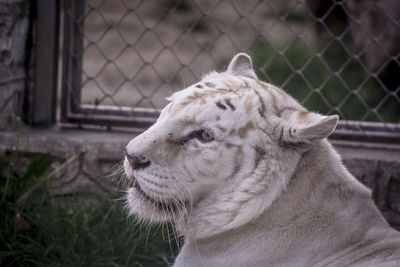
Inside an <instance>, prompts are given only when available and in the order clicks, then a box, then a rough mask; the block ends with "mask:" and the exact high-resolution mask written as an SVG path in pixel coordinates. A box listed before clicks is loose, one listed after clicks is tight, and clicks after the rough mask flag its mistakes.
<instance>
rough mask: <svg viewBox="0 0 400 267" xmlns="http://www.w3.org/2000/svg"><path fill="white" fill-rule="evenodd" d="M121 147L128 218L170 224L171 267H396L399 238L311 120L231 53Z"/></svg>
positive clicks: (329, 119) (323, 123)
mask: <svg viewBox="0 0 400 267" xmlns="http://www.w3.org/2000/svg"><path fill="white" fill-rule="evenodd" d="M169 100H170V103H169V104H168V105H167V106H166V107H165V108H164V109H163V110H162V112H161V115H160V117H159V119H158V120H157V122H156V123H155V124H154V125H153V126H152V127H150V128H149V129H148V130H147V131H145V132H144V133H142V134H141V135H139V136H137V137H136V138H134V139H133V140H132V141H130V142H129V144H128V145H127V147H126V157H125V162H124V168H125V172H126V175H127V177H128V178H129V179H132V180H134V186H133V187H132V188H130V189H129V190H128V193H127V203H128V206H129V209H130V211H131V212H132V213H133V214H136V215H137V216H138V217H139V218H142V219H146V220H150V221H152V222H163V221H173V222H174V223H175V225H176V228H177V230H178V231H179V233H180V234H182V235H183V236H184V246H183V248H182V249H181V251H180V253H179V255H178V257H177V259H176V261H175V266H348V265H355V266H400V234H399V233H398V232H396V231H395V230H392V229H391V228H390V227H389V226H388V225H387V224H386V222H385V221H384V219H383V217H382V216H381V215H380V214H379V212H378V210H377V208H376V207H375V205H374V203H373V202H372V200H371V193H370V190H368V189H367V188H366V187H365V186H363V185H362V184H361V183H359V182H358V181H357V180H356V179H355V178H354V177H353V176H352V175H351V174H350V173H349V172H348V171H347V170H346V168H345V167H344V165H343V164H342V163H341V159H340V157H339V155H338V154H337V153H336V152H335V150H334V149H333V148H332V146H331V145H330V144H329V143H328V141H327V140H326V137H327V136H329V135H330V134H331V133H332V131H333V130H334V129H335V127H336V124H337V121H338V116H336V115H333V116H322V115H319V114H317V113H313V112H309V111H307V110H306V109H305V108H304V107H302V106H301V105H300V104H299V103H298V102H297V101H296V100H294V99H293V98H292V97H290V96H289V95H288V94H286V93H285V92H283V91H282V90H280V89H278V88H276V87H274V86H272V85H270V84H267V83H264V82H262V81H260V80H258V79H257V77H256V75H255V73H254V71H253V69H252V63H251V59H250V57H249V56H248V55H246V54H243V53H241V54H238V55H236V56H235V57H234V58H233V59H232V61H231V62H230V64H229V67H228V70H227V71H226V72H223V73H217V72H212V73H210V74H208V75H206V76H205V77H204V78H203V79H202V80H201V81H200V82H198V83H196V84H194V85H192V86H189V87H188V88H186V89H184V90H182V91H179V92H177V93H175V94H174V95H172V96H171V97H170V99H169Z"/></svg>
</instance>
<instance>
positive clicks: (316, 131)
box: [279, 112, 339, 145]
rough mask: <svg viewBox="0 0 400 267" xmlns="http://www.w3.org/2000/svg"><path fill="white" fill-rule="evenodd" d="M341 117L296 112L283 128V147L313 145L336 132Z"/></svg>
mask: <svg viewBox="0 0 400 267" xmlns="http://www.w3.org/2000/svg"><path fill="white" fill-rule="evenodd" d="M338 120H339V116H338V115H331V116H322V115H319V114H317V113H313V112H296V114H294V115H292V116H291V118H290V120H289V121H288V122H287V123H285V125H284V126H283V127H282V128H281V134H280V138H279V140H280V143H281V144H283V145H285V144H286V145H301V144H311V143H312V142H313V141H315V140H321V139H324V138H326V137H328V136H329V135H331V134H332V132H333V131H334V130H335V128H336V125H337V123H338Z"/></svg>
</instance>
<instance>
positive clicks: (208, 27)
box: [60, 0, 400, 142]
mask: <svg viewBox="0 0 400 267" xmlns="http://www.w3.org/2000/svg"><path fill="white" fill-rule="evenodd" d="M63 3H64V4H63V6H62V7H61V12H60V14H62V18H63V20H62V23H61V25H62V26H63V30H62V31H63V34H62V43H61V48H62V77H61V89H62V95H61V111H62V112H61V121H62V122H68V123H77V124H101V125H110V126H135V127H143V126H148V125H150V124H151V123H153V122H154V121H155V120H156V118H157V116H158V114H159V111H160V109H161V108H162V107H163V106H164V105H165V104H166V100H165V98H166V97H167V96H169V95H170V94H172V93H173V92H175V91H177V90H180V89H182V88H184V87H186V86H189V85H190V84H192V83H195V82H196V81H197V80H199V79H200V78H201V76H202V74H204V73H206V72H208V71H210V70H214V69H216V70H224V69H225V68H226V66H227V64H228V62H229V60H230V59H231V58H232V56H233V55H234V54H235V53H238V52H241V51H244V52H247V53H249V54H250V55H251V57H252V59H253V63H254V68H255V71H256V73H257V75H258V77H259V78H260V79H261V80H264V81H266V82H270V83H272V84H274V85H277V86H279V87H281V88H283V89H284V90H285V91H287V92H288V93H289V94H291V95H292V96H294V97H295V98H296V99H298V100H299V101H300V102H301V103H302V104H304V105H305V106H306V107H307V108H309V109H310V110H313V111H317V112H320V113H322V114H339V115H340V117H341V122H340V124H339V126H338V128H337V130H336V131H335V136H336V137H337V138H357V139H360V138H364V139H371V140H372V139H374V140H379V141H389V142H400V123H399V122H400V62H399V59H400V26H399V18H400V1H391V0H382V1H374V0H363V1H357V0H343V1H339V0H331V1H328V0H309V1H304V0H303V1H301V0H297V1H295V0H284V1H282V0H274V1H271V0H269V1H260V0H246V1H240V0H219V1H211V0H192V1H189V0H159V1H155V0H148V1H144V0H142V1H139V0H119V1H116V0H113V1H111V0H108V1H107V0H104V1H101V0H87V1H81V0H65V1H64V2H63Z"/></svg>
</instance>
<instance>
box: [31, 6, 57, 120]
mask: <svg viewBox="0 0 400 267" xmlns="http://www.w3.org/2000/svg"><path fill="white" fill-rule="evenodd" d="M32 4H34V5H35V6H34V8H33V9H32V10H34V12H36V14H35V15H36V16H35V24H36V25H35V32H34V34H35V35H34V36H35V38H36V42H35V47H34V53H35V58H34V63H33V68H34V69H33V88H32V94H31V103H30V107H29V109H28V112H29V113H30V114H28V116H27V117H28V120H29V122H30V123H31V124H32V125H34V126H41V127H50V126H52V125H53V124H54V123H55V117H56V116H55V114H56V97H57V89H56V88H57V56H58V29H59V27H58V14H59V8H58V1H54V0H38V1H34V2H33V3H32Z"/></svg>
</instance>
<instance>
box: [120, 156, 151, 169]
mask: <svg viewBox="0 0 400 267" xmlns="http://www.w3.org/2000/svg"><path fill="white" fill-rule="evenodd" d="M125 157H126V159H127V160H128V162H129V165H131V167H132V169H134V170H138V169H144V168H146V167H148V166H149V165H150V160H148V159H147V158H146V157H144V156H136V155H135V154H132V153H131V154H129V153H128V152H125Z"/></svg>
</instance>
